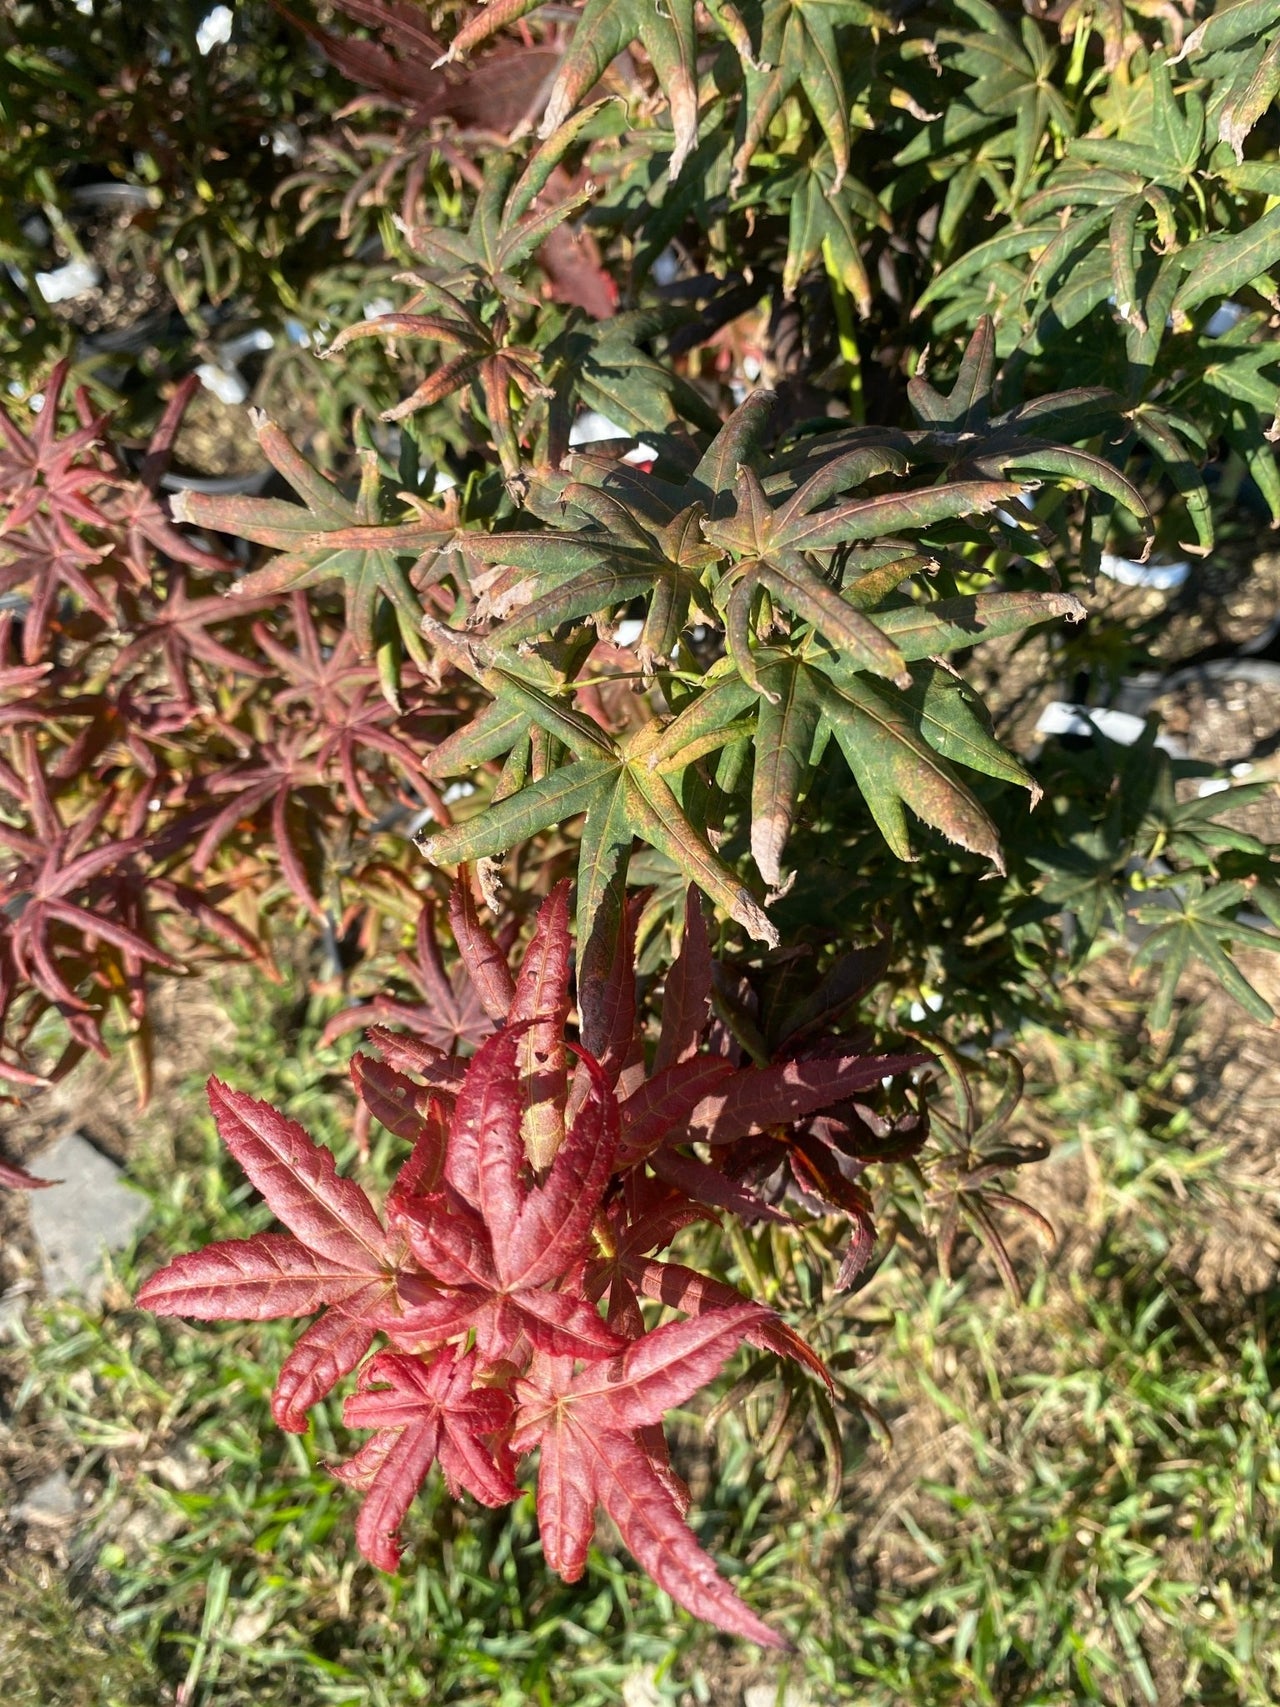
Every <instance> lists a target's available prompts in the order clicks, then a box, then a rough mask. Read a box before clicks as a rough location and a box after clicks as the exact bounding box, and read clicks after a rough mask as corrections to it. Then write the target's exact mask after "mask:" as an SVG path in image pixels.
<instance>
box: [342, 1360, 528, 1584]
mask: <svg viewBox="0 0 1280 1707" xmlns="http://www.w3.org/2000/svg"><path fill="white" fill-rule="evenodd" d="M476 1363H477V1358H476V1353H475V1352H474V1351H470V1352H465V1353H463V1354H462V1355H461V1356H459V1355H457V1354H456V1353H455V1352H454V1351H453V1350H452V1349H446V1350H444V1351H441V1352H437V1354H436V1355H435V1357H433V1358H432V1359H431V1361H430V1362H429V1363H424V1362H423V1361H422V1360H421V1359H420V1358H416V1357H405V1356H402V1355H400V1354H398V1353H396V1352H379V1354H378V1356H377V1357H375V1358H373V1360H372V1361H371V1362H370V1363H369V1364H367V1365H366V1367H365V1368H364V1369H363V1370H361V1372H360V1391H359V1392H358V1393H355V1394H353V1395H352V1396H351V1397H350V1398H349V1399H348V1400H347V1402H346V1404H345V1405H344V1407H343V1412H342V1420H343V1422H344V1423H346V1425H347V1427H348V1428H372V1429H376V1430H377V1433H376V1434H375V1435H374V1437H373V1439H372V1440H370V1441H368V1442H367V1443H366V1444H365V1445H364V1446H363V1447H362V1448H361V1449H360V1451H359V1452H358V1453H357V1454H356V1456H355V1457H354V1458H352V1459H349V1460H348V1461H347V1463H345V1464H338V1465H335V1466H334V1474H335V1475H336V1476H337V1477H339V1478H340V1480H342V1481H344V1482H346V1483H347V1484H348V1486H350V1487H357V1488H362V1489H363V1490H365V1500H364V1504H363V1505H362V1507H361V1508H360V1516H359V1517H358V1518H357V1520H356V1540H357V1542H358V1543H359V1546H360V1551H361V1552H362V1553H363V1554H364V1556H365V1558H366V1559H369V1560H371V1561H372V1562H373V1563H374V1564H375V1565H377V1566H378V1568H379V1569H380V1570H383V1571H395V1570H397V1569H398V1568H399V1565H400V1546H399V1543H398V1542H397V1540H396V1531H397V1530H398V1529H399V1527H400V1525H401V1523H402V1522H403V1521H404V1517H405V1514H406V1512H407V1511H408V1509H409V1506H410V1505H411V1503H412V1501H413V1498H414V1495H415V1494H416V1493H417V1491H418V1488H419V1487H420V1485H421V1484H422V1481H423V1479H424V1477H425V1476H426V1474H427V1471H428V1470H429V1469H430V1468H431V1465H432V1464H433V1463H435V1462H438V1463H439V1465H440V1468H441V1470H443V1472H444V1477H445V1481H446V1483H447V1484H448V1487H449V1492H450V1493H451V1494H452V1495H453V1497H454V1498H455V1499H457V1498H458V1496H459V1494H460V1493H461V1491H462V1490H463V1489H464V1488H465V1489H466V1491H467V1492H468V1493H470V1494H473V1495H474V1496H475V1497H476V1499H478V1500H479V1501H480V1502H481V1503H482V1504H483V1505H489V1506H501V1505H507V1504H508V1503H509V1502H510V1501H511V1500H514V1499H515V1498H516V1497H517V1494H518V1492H519V1490H518V1489H517V1487H516V1482H515V1474H514V1469H515V1463H514V1459H513V1457H512V1453H511V1449H510V1447H509V1446H507V1445H506V1443H505V1441H504V1440H502V1439H501V1435H502V1433H503V1431H504V1430H505V1429H506V1426H507V1424H508V1423H509V1422H510V1420H511V1417H512V1413H513V1408H514V1407H513V1405H512V1401H511V1399H510V1397H509V1396H508V1395H507V1394H506V1393H500V1392H495V1391H493V1390H492V1389H489V1390H487V1391H486V1390H485V1389H483V1388H477V1387H476V1386H475V1385H474V1383H475V1376H476Z"/></svg>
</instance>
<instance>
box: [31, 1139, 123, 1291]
mask: <svg viewBox="0 0 1280 1707" xmlns="http://www.w3.org/2000/svg"><path fill="white" fill-rule="evenodd" d="M37 1171H38V1172H39V1173H40V1175H41V1177H42V1178H44V1179H57V1180H61V1181H62V1184H61V1185H53V1186H50V1187H49V1188H48V1189H47V1190H45V1191H33V1192H32V1193H31V1195H30V1197H29V1198H28V1200H27V1201H28V1208H29V1212H30V1215H31V1231H32V1233H33V1234H34V1235H35V1240H36V1246H37V1249H38V1251H39V1254H40V1268H41V1271H42V1273H43V1275H44V1284H45V1290H46V1291H47V1292H48V1294H49V1296H50V1297H51V1298H61V1297H66V1296H67V1295H68V1294H73V1293H80V1294H82V1295H83V1296H84V1297H85V1298H87V1299H88V1300H89V1302H90V1303H96V1302H97V1301H98V1299H99V1298H100V1297H101V1295H102V1286H103V1280H102V1273H101V1269H102V1258H103V1253H104V1252H106V1251H118V1250H122V1249H123V1248H124V1246H125V1245H127V1244H128V1243H129V1241H130V1240H131V1239H132V1238H133V1236H134V1234H135V1233H136V1232H137V1231H138V1228H139V1227H140V1226H141V1225H142V1223H143V1221H144V1220H145V1219H146V1216H147V1209H148V1204H147V1200H146V1199H145V1198H144V1197H142V1196H141V1195H140V1194H139V1193H138V1192H136V1191H130V1190H129V1188H128V1187H127V1186H126V1185H125V1184H124V1183H123V1182H122V1180H121V1177H120V1169H119V1168H118V1167H117V1166H116V1165H115V1163H114V1162H112V1161H109V1160H108V1159H107V1157H106V1156H104V1155H103V1154H102V1152H101V1150H95V1149H94V1147H93V1145H92V1144H90V1143H88V1142H87V1141H86V1140H85V1139H84V1138H82V1137H81V1136H80V1134H79V1133H78V1132H68V1133H67V1135H66V1137H64V1138H59V1139H58V1141H57V1143H56V1144H52V1145H51V1146H50V1147H49V1149H47V1150H42V1151H41V1153H40V1157H39V1163H38V1168H37Z"/></svg>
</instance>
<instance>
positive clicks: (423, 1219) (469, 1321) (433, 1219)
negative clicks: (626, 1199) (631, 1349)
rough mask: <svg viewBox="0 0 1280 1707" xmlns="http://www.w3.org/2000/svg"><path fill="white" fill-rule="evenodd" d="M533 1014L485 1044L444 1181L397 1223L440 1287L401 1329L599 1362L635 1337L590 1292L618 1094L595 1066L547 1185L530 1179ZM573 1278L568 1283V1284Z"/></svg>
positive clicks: (500, 1354)
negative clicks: (617, 1326) (526, 1119)
mask: <svg viewBox="0 0 1280 1707" xmlns="http://www.w3.org/2000/svg"><path fill="white" fill-rule="evenodd" d="M535 1023H536V1022H533V1021H525V1022H523V1023H521V1024H519V1025H517V1026H514V1027H512V1028H510V1029H509V1030H507V1031H504V1032H500V1033H499V1034H498V1035H497V1036H496V1037H492V1038H490V1039H489V1041H488V1042H487V1043H485V1044H483V1045H482V1046H481V1048H480V1049H479V1051H478V1052H477V1054H476V1056H475V1059H474V1060H473V1061H472V1063H471V1065H470V1067H469V1068H468V1070H467V1076H466V1079H465V1081H464V1082H463V1086H462V1089H461V1090H460V1091H459V1093H458V1100H457V1104H456V1107H455V1110H454V1118H453V1125H452V1129H451V1132H450V1140H449V1149H448V1156H447V1159H446V1162H445V1189H444V1190H443V1191H442V1192H437V1193H434V1194H432V1195H431V1196H429V1197H423V1198H419V1199H411V1200H410V1201H409V1202H407V1203H406V1204H405V1205H404V1207H403V1209H402V1210H401V1211H400V1214H399V1217H398V1220H399V1224H400V1225H401V1226H402V1227H403V1229H404V1232H405V1234H406V1236H407V1237H408V1240H409V1245H410V1248H411V1250H412V1251H413V1254H414V1256H415V1257H416V1259H417V1260H418V1262H419V1263H420V1264H421V1266H422V1268H423V1269H424V1271H425V1272H426V1273H427V1274H428V1275H429V1276H430V1277H431V1279H432V1280H433V1281H434V1282H435V1283H436V1284H437V1285H438V1286H439V1287H440V1288H441V1295H440V1296H439V1297H437V1298H432V1299H429V1300H428V1301H427V1302H426V1303H424V1304H423V1305H422V1306H421V1307H420V1308H419V1309H417V1310H413V1311H411V1312H410V1313H409V1314H408V1315H407V1316H406V1317H405V1319H404V1320H403V1321H402V1322H401V1323H400V1324H399V1325H398V1326H397V1328H396V1330H395V1338H396V1340H397V1342H398V1343H401V1344H406V1345H411V1346H413V1347H415V1348H419V1349H421V1348H424V1347H431V1346H436V1345H441V1344H443V1343H445V1342H446V1341H448V1340H451V1339H456V1338H457V1337H459V1336H460V1335H462V1334H465V1333H468V1332H474V1333H475V1336H476V1344H477V1346H478V1347H479V1349H480V1353H481V1356H482V1357H483V1358H484V1359H485V1361H486V1362H489V1363H496V1362H499V1361H501V1360H502V1359H504V1358H505V1357H507V1356H508V1355H509V1353H510V1352H511V1351H512V1348H513V1347H514V1346H515V1344H516V1342H517V1340H518V1339H519V1338H520V1336H521V1335H522V1334H523V1335H525V1336H527V1338H528V1339H529V1341H530V1342H531V1343H532V1344H533V1345H534V1346H535V1347H537V1348H538V1349H540V1350H542V1351H546V1352H548V1353H549V1354H551V1355H554V1356H569V1357H584V1358H598V1357H602V1356H607V1355H608V1354H609V1353H611V1352H616V1351H619V1350H620V1349H621V1348H622V1346H623V1345H624V1344H625V1341H624V1340H622V1339H621V1338H620V1337H619V1336H618V1335H617V1334H616V1333H614V1331H613V1330H612V1329H611V1328H609V1327H608V1326H607V1325H606V1324H605V1323H604V1322H603V1321H602V1320H601V1318H600V1316H599V1314H598V1312H597V1311H596V1309H595V1307H594V1306H593V1305H592V1304H590V1303H589V1302H588V1301H587V1300H586V1299H585V1298H584V1297H583V1295H582V1263H583V1259H584V1257H585V1254H586V1251H587V1247H588V1242H589V1238H590V1233H591V1225H592V1222H593V1220H594V1218H595V1214H596V1211H597V1209H598V1208H599V1205H600V1201H601V1198H602V1197H603V1195H604V1189H605V1186H606V1185H607V1183H608V1180H609V1175H610V1173H611V1171H612V1168H613V1161H614V1155H615V1153H616V1151H617V1145H618V1114H617V1102H616V1100H615V1098H614V1096H613V1093H612V1092H611V1091H610V1089H609V1087H608V1084H607V1083H606V1082H605V1080H604V1077H603V1074H601V1072H600V1069H599V1068H598V1067H597V1066H596V1064H595V1062H594V1061H592V1060H591V1058H590V1057H589V1056H588V1055H586V1054H585V1053H583V1054H582V1060H583V1062H584V1064H585V1065H586V1067H587V1069H588V1073H589V1075H590V1078H591V1088H590V1090H589V1092H588V1095H587V1098H586V1100H585V1101H584V1103H583V1105H582V1107H581V1109H580V1110H579V1111H578V1116H577V1119H576V1120H575V1121H574V1122H573V1125H572V1126H571V1127H570V1129H569V1132H568V1134H567V1136H566V1138H565V1140H564V1143H563V1144H562V1145H561V1147H560V1149H559V1151H558V1152H557V1154H556V1157H555V1159H554V1161H553V1162H552V1164H551V1167H550V1170H549V1172H548V1174H547V1177H546V1179H545V1181H543V1183H542V1184H540V1185H530V1184H529V1183H528V1182H527V1176H528V1174H529V1171H530V1170H529V1164H528V1161H527V1156H526V1151H525V1147H524V1143H523V1141H522V1139H521V1134H520V1127H521V1115H522V1112H523V1106H524V1099H523V1097H522V1095H521V1075H520V1072H519V1069H518V1059H519V1052H520V1047H521V1044H522V1042H523V1041H524V1036H525V1033H526V1032H528V1031H530V1030H532V1029H533V1026H534V1024H535ZM562 1283H563V1284H562Z"/></svg>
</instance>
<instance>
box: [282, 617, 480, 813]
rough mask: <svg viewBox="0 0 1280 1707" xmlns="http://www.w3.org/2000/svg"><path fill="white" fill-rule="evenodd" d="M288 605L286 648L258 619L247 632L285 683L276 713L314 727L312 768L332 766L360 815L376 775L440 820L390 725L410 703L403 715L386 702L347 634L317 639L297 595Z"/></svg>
mask: <svg viewBox="0 0 1280 1707" xmlns="http://www.w3.org/2000/svg"><path fill="white" fill-rule="evenodd" d="M290 606H291V618H292V628H293V635H294V649H293V650H292V651H291V650H290V649H289V648H288V647H286V646H284V645H282V644H281V642H280V640H279V639H278V638H277V637H276V636H275V635H274V634H272V633H271V631H270V630H269V629H268V628H267V626H266V625H265V624H264V623H255V624H254V630H253V633H254V639H255V640H256V641H257V643H258V645H259V646H260V647H261V648H262V650H263V652H264V653H265V654H266V656H267V657H268V658H269V659H270V660H271V662H272V663H273V664H274V665H275V667H276V669H277V670H278V671H279V673H280V674H281V676H283V677H284V680H285V681H286V682H287V683H288V686H287V687H285V688H284V689H283V691H282V692H280V693H279V694H277V695H276V698H275V705H276V708H277V710H278V711H282V712H286V713H288V714H289V715H290V717H291V718H294V719H296V720H297V721H298V722H299V723H300V724H301V725H302V726H303V727H305V728H306V729H308V730H311V731H314V734H315V737H316V740H315V753H314V756H315V763H316V766H317V769H319V770H321V771H327V770H329V769H330V768H331V767H333V768H336V770H337V774H338V779H339V780H340V782H341V784H342V787H343V789H344V790H345V793H346V797H347V799H348V801H349V802H350V804H351V806H352V808H353V810H354V811H355V812H357V813H358V814H359V816H360V817H362V818H365V819H369V820H373V819H375V818H377V817H378V816H379V810H376V809H375V807H374V806H373V805H372V804H371V803H370V798H369V784H370V783H371V782H372V781H374V780H375V779H376V780H377V781H378V782H379V783H380V784H382V785H383V788H384V792H387V793H390V794H391V795H392V796H393V797H394V795H396V794H397V793H398V794H399V795H401V796H402V797H403V798H404V799H405V800H406V801H410V802H412V806H413V809H414V810H421V809H422V808H423V807H424V806H425V807H427V808H429V809H430V812H431V814H432V816H433V817H435V818H437V819H439V821H440V822H441V823H446V824H447V823H448V822H449V812H448V809H447V807H446V806H445V805H444V802H443V801H442V800H441V799H440V796H439V795H438V794H437V792H436V790H435V789H434V788H433V787H432V786H431V784H430V783H429V782H428V781H427V780H426V778H425V777H424V776H423V774H422V752H421V747H420V746H415V745H414V744H413V742H411V741H410V740H406V739H405V738H404V737H403V736H402V735H401V734H399V733H398V728H410V727H412V724H411V723H410V722H409V719H410V718H411V717H412V713H413V708H412V707H410V708H409V710H408V711H407V712H406V711H404V710H402V708H401V707H400V706H399V705H393V704H391V703H390V701H389V699H388V698H387V696H386V693H385V692H384V690H383V687H382V684H381V682H380V680H379V676H378V671H377V670H376V669H375V668H374V666H373V665H371V664H369V663H367V662H365V661H363V660H362V659H361V657H360V655H359V650H358V648H357V646H356V643H355V640H354V638H353V637H352V636H351V635H350V634H349V633H346V632H344V633H342V634H340V635H339V636H338V638H337V640H336V641H335V642H334V643H333V644H332V645H329V646H324V645H322V644H321V638H320V634H319V632H318V630H317V628H316V624H315V619H314V617H313V615H312V612H311V608H310V606H309V605H308V603H307V600H306V598H305V596H304V595H303V594H301V593H294V594H292V595H291V598H290ZM415 733H417V732H416V731H415Z"/></svg>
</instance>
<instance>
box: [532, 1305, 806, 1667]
mask: <svg viewBox="0 0 1280 1707" xmlns="http://www.w3.org/2000/svg"><path fill="white" fill-rule="evenodd" d="M768 1314H769V1312H768V1311H767V1310H764V1309H762V1308H761V1307H760V1306H758V1305H755V1304H747V1303H739V1304H737V1305H735V1306H734V1307H733V1308H732V1309H728V1310H713V1311H708V1312H707V1313H706V1314H704V1315H702V1316H698V1317H695V1318H694V1319H693V1320H691V1321H687V1322H669V1323H667V1325H666V1326H665V1327H661V1328H655V1329H654V1330H653V1332H652V1333H648V1334H645V1335H644V1337H643V1338H642V1339H639V1340H636V1341H635V1342H634V1343H633V1344H632V1345H631V1346H629V1347H628V1349H627V1350H626V1352H625V1353H624V1354H623V1355H622V1356H621V1357H620V1358H616V1359H611V1360H609V1361H608V1362H600V1363H593V1364H589V1365H588V1366H587V1368H586V1369H584V1370H582V1371H581V1372H580V1373H579V1374H577V1375H575V1374H573V1372H572V1367H571V1365H570V1364H569V1362H568V1360H567V1359H562V1358H545V1357H544V1358H539V1359H537V1360H536V1362H535V1363H534V1364H533V1366H532V1368H531V1370H530V1374H529V1376H528V1378H527V1379H524V1380H520V1381H517V1382H516V1385H515V1398H516V1405H517V1412H516V1423H515V1431H514V1433H513V1435H512V1441H511V1444H512V1446H513V1448H514V1449H515V1450H516V1451H517V1452H521V1453H523V1452H531V1451H532V1450H533V1449H534V1447H535V1446H536V1447H538V1448H539V1449H540V1453H541V1456H540V1462H539V1467H538V1528H539V1530H540V1532H541V1536H542V1551H543V1553H544V1554H545V1556H546V1560H547V1563H548V1564H549V1565H550V1566H551V1568H552V1569H553V1570H555V1571H558V1572H559V1574H560V1575H561V1576H562V1577H563V1578H564V1580H565V1581H566V1582H576V1581H577V1580H578V1578H579V1577H581V1575H582V1573H583V1570H584V1568H585V1566H586V1561H587V1549H588V1548H589V1546H590V1545H591V1539H592V1536H593V1534H594V1533H595V1510H596V1507H597V1506H603V1507H604V1509H605V1510H606V1511H607V1512H608V1514H609V1516H610V1517H611V1518H612V1519H613V1521H614V1523H615V1524H616V1525H617V1527H618V1533H619V1534H620V1535H621V1537H622V1539H623V1541H624V1542H625V1543H626V1545H627V1547H628V1548H629V1549H630V1551H631V1552H632V1553H633V1554H634V1556H635V1558H636V1560H637V1561H638V1563H639V1564H641V1565H642V1566H643V1567H644V1569H645V1570H646V1571H648V1573H649V1575H650V1576H651V1577H652V1578H653V1580H654V1581H655V1582H656V1583H657V1584H658V1585H659V1587H660V1588H663V1589H665V1590H666V1592H667V1593H668V1594H669V1595H670V1596H671V1598H672V1599H673V1600H676V1601H679V1603H680V1605H681V1606H684V1607H686V1608H687V1609H688V1610H689V1611H690V1612H692V1613H694V1614H695V1615H696V1616H697V1617H699V1618H706V1619H709V1620H710V1622H711V1623H713V1624H717V1625H719V1627H720V1628H721V1629H722V1630H730V1631H732V1632H733V1633H734V1634H735V1635H739V1636H745V1637H746V1638H747V1640H748V1641H751V1642H759V1643H760V1644H761V1645H762V1646H764V1647H773V1648H780V1647H786V1646H788V1643H787V1642H786V1641H785V1639H784V1638H783V1637H781V1636H779V1635H778V1634H777V1632H776V1631H774V1630H771V1629H770V1628H769V1626H768V1625H767V1624H764V1623H762V1622H761V1620H760V1619H759V1618H757V1617H756V1615H755V1613H754V1612H752V1610H751V1608H750V1607H749V1606H747V1605H746V1603H745V1602H744V1601H743V1600H742V1599H740V1597H739V1596H738V1595H737V1594H736V1593H735V1592H734V1590H733V1589H732V1588H731V1587H730V1586H729V1584H728V1583H727V1582H726V1581H725V1580H724V1578H723V1577H722V1576H721V1575H720V1573H719V1572H718V1571H717V1570H716V1568H715V1565H714V1564H713V1563H712V1561H711V1559H710V1558H709V1557H708V1555H707V1554H706V1553H705V1552H704V1551H703V1549H702V1548H701V1547H700V1546H699V1545H698V1542H697V1539H696V1538H695V1536H694V1534H693V1532H692V1530H691V1529H689V1527H688V1525H687V1524H686V1523H685V1521H684V1514H683V1512H682V1511H681V1509H680V1504H679V1502H678V1500H677V1497H676V1495H675V1492H674V1491H673V1489H672V1487H671V1483H670V1479H669V1472H668V1473H664V1472H666V1471H667V1466H665V1465H664V1464H663V1463H662V1462H661V1461H656V1462H655V1458H654V1455H653V1452H652V1450H651V1447H650V1445H649V1444H648V1443H647V1442H646V1440H645V1438H644V1431H645V1430H646V1429H650V1428H653V1427H656V1426H660V1425H661V1422H662V1418H663V1416H664V1414H665V1413H666V1412H667V1411H669V1410H670V1409H671V1408H672V1407H673V1406H674V1405H678V1404H680V1403H682V1402H683V1401H684V1400H686V1399H688V1398H689V1397H691V1395H692V1394H694V1393H696V1392H697V1391H698V1389H699V1388H700V1387H704V1386H706V1384H707V1382H709V1381H711V1380H714V1378H715V1377H716V1376H717V1375H718V1374H719V1372H720V1370H721V1368H722V1366H723V1365H724V1362H725V1359H726V1358H727V1357H728V1356H729V1355H730V1353H731V1352H733V1351H734V1350H736V1349H737V1347H738V1346H739V1345H740V1344H741V1342H742V1340H743V1338H744V1336H745V1335H746V1333H747V1332H748V1330H749V1329H751V1328H753V1327H755V1326H757V1325H758V1324H759V1323H760V1322H762V1321H763V1320H764V1319H765V1317H767V1316H768Z"/></svg>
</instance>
